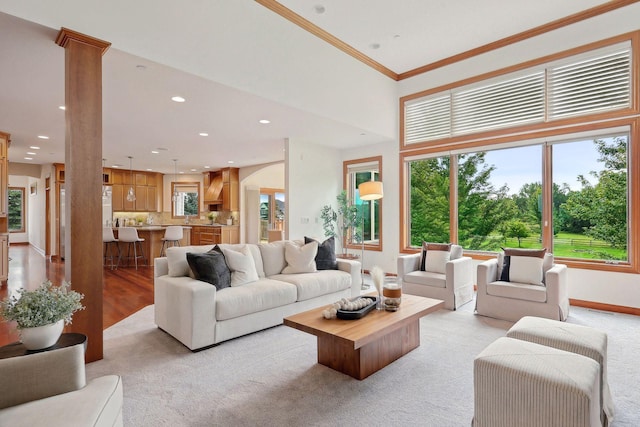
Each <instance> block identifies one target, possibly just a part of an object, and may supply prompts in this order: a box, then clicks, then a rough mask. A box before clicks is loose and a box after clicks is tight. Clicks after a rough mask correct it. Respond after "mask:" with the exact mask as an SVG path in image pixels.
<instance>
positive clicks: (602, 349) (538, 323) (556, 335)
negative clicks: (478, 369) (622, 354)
mask: <svg viewBox="0 0 640 427" xmlns="http://www.w3.org/2000/svg"><path fill="white" fill-rule="evenodd" d="M507 336H508V337H510V338H516V339H519V340H524V341H529V342H534V343H536V344H542V345H546V346H549V347H554V348H557V349H560V350H564V351H570V352H572V353H576V354H581V355H583V356H586V357H588V358H590V359H593V360H595V361H596V362H598V363H599V364H600V374H601V377H600V385H601V387H602V388H601V394H600V399H601V400H600V406H601V408H602V414H601V418H600V420H601V422H602V425H603V426H608V425H609V424H611V421H612V420H613V399H612V398H611V392H610V390H609V382H608V380H607V334H606V333H604V332H602V331H599V330H597V329H594V328H590V327H588V326H581V325H573V324H571V323H566V322H559V321H557V320H551V319H543V318H541V317H533V316H526V317H523V318H522V319H520V320H519V321H518V322H517V323H516V324H515V325H513V326H512V327H511V329H509V330H508V331H507Z"/></svg>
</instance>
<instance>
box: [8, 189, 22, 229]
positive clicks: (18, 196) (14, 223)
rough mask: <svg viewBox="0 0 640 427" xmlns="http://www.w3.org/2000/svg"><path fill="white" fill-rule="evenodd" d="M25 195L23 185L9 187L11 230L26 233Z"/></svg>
mask: <svg viewBox="0 0 640 427" xmlns="http://www.w3.org/2000/svg"><path fill="white" fill-rule="evenodd" d="M24 195H25V189H24V188H23V187H9V218H8V219H9V221H8V222H9V232H11V233H24V231H25V229H24V214H25V209H24Z"/></svg>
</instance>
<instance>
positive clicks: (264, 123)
mask: <svg viewBox="0 0 640 427" xmlns="http://www.w3.org/2000/svg"><path fill="white" fill-rule="evenodd" d="M260 123H262V124H263V125H268V124H269V123H271V121H270V120H267V119H262V120H260Z"/></svg>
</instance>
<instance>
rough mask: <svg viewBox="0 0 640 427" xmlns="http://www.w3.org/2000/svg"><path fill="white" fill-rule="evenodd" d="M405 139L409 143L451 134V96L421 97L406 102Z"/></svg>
mask: <svg viewBox="0 0 640 427" xmlns="http://www.w3.org/2000/svg"><path fill="white" fill-rule="evenodd" d="M404 126H405V128H404V130H405V132H404V139H405V142H406V143H407V144H413V143H416V142H422V141H430V140H433V139H438V138H445V137H447V136H450V135H451V96H450V95H449V94H448V93H447V94H445V95H442V94H439V95H438V96H436V97H426V98H420V99H417V100H414V101H410V102H407V103H406V104H405V113H404Z"/></svg>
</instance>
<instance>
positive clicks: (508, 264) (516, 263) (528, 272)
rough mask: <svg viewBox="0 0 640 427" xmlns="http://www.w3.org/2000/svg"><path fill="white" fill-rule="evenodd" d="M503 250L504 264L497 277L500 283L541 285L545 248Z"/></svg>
mask: <svg viewBox="0 0 640 427" xmlns="http://www.w3.org/2000/svg"><path fill="white" fill-rule="evenodd" d="M503 250H504V257H503V258H504V262H503V265H502V270H501V273H500V276H499V277H500V280H501V281H504V282H517V283H528V284H531V285H539V286H542V285H543V280H544V277H543V267H542V265H543V259H544V257H545V253H546V251H547V250H546V248H542V249H519V248H518V249H509V248H507V249H503Z"/></svg>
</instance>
